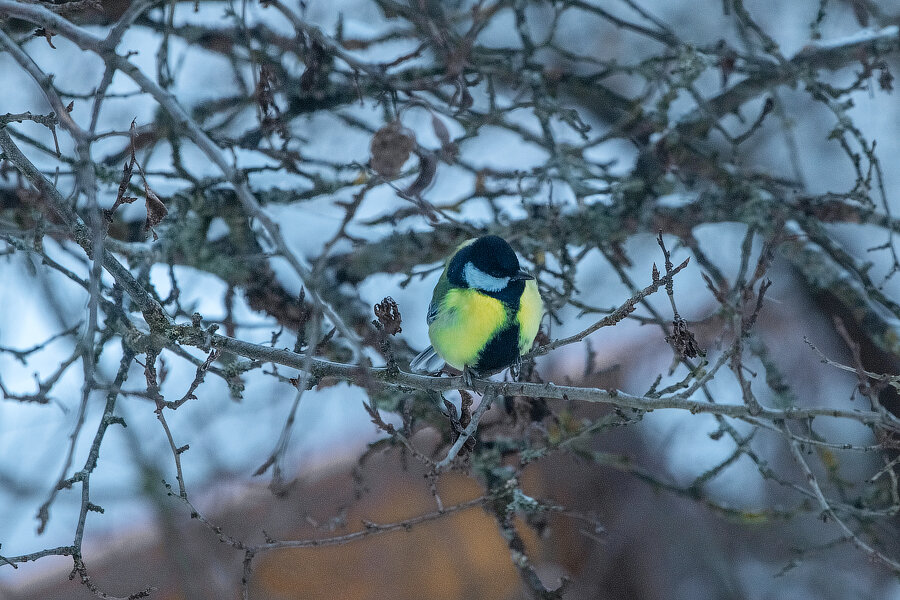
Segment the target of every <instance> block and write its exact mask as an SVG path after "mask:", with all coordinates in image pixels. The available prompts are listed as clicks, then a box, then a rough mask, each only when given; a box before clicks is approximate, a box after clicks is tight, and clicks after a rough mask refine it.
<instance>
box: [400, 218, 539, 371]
mask: <svg viewBox="0 0 900 600" xmlns="http://www.w3.org/2000/svg"><path fill="white" fill-rule="evenodd" d="M543 314H544V303H543V301H542V300H541V295H540V293H539V292H538V287H537V284H536V283H535V280H534V277H533V276H532V275H530V274H528V273H527V272H526V271H523V270H522V269H521V268H519V259H518V258H517V257H516V253H515V252H513V249H512V248H511V247H510V245H509V244H508V243H506V240H504V239H503V238H500V237H497V236H496V235H486V236H484V237H480V238H477V239H474V240H469V241H467V242H464V243H463V244H462V245H460V246H459V247H458V248H457V249H456V252H455V253H454V254H453V256H451V257H450V260H449V261H448V262H447V266H446V267H444V272H443V273H442V274H441V278H440V279H439V280H438V282H437V285H436V286H435V287H434V294H433V296H432V298H431V305H430V306H429V307H428V317H427V320H428V337H430V338H431V346H429V347H428V348H426V349H425V350H424V351H422V352H421V353H420V354H419V355H418V356H417V357H416V358H414V359H413V361H412V362H411V363H410V368H411V369H412V370H413V371H414V372H418V373H436V372H438V371H440V370H441V368H442V367H443V366H444V363H446V364H449V365H450V366H451V367H454V368H456V369H460V370H462V371H463V372H464V373H467V374H468V373H470V372H472V371H474V372H476V373H486V372H492V371H497V370H500V369H502V368H504V367H508V366H510V365H512V364H514V363H516V362H517V361H518V360H519V357H520V356H521V355H523V354H525V353H526V352H528V351H529V350H530V349H531V344H532V343H533V342H534V338H535V336H536V335H537V332H538V328H539V327H540V324H541V318H542V317H543Z"/></svg>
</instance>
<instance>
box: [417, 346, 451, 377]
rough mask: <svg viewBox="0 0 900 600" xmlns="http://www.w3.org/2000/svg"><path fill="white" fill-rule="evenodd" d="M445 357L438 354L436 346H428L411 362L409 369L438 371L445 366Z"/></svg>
mask: <svg viewBox="0 0 900 600" xmlns="http://www.w3.org/2000/svg"><path fill="white" fill-rule="evenodd" d="M445 364H446V363H445V362H444V359H443V358H441V357H440V356H438V354H437V352H435V350H434V346H428V347H427V348H425V349H424V350H422V351H421V352H419V355H418V356H417V357H415V358H414V359H412V361H410V363H409V369H410V370H411V371H412V372H413V373H423V374H424V373H429V374H430V373H437V372H439V371H440V370H441V369H443V368H444V365H445Z"/></svg>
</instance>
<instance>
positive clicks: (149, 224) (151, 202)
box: [144, 182, 169, 241]
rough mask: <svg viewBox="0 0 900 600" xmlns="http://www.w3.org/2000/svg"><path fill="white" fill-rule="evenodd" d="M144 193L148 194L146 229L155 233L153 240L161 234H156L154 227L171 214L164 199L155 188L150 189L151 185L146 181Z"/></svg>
mask: <svg viewBox="0 0 900 600" xmlns="http://www.w3.org/2000/svg"><path fill="white" fill-rule="evenodd" d="M144 193H145V194H146V195H147V202H146V204H147V220H146V221H145V222H144V229H149V230H150V231H151V233H153V241H156V240H158V239H159V236H158V235H156V231H154V229H153V228H154V227H156V226H157V225H159V224H160V223H161V222H162V220H163V219H164V218H166V215H167V214H169V210H168V209H167V208H166V205H165V204H163V201H162V200H160V199H159V196H157V195H156V194H155V193H154V192H153V190H151V189H150V186H148V185H147V183H146V182H144Z"/></svg>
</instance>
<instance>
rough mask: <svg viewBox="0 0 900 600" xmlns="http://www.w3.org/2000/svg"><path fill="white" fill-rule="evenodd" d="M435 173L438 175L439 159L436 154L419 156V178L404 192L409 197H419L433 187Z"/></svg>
mask: <svg viewBox="0 0 900 600" xmlns="http://www.w3.org/2000/svg"><path fill="white" fill-rule="evenodd" d="M435 173H437V158H436V157H435V156H434V154H431V153H430V152H428V153H425V152H423V153H421V154H419V176H418V177H416V180H415V181H413V182H412V183H411V184H410V186H409V187H408V188H406V190H404V191H405V193H406V194H407V195H409V196H418V195H419V194H421V193H422V192H424V191H425V190H426V189H427V188H428V186H429V185H431V182H432V181H433V180H434V175H435Z"/></svg>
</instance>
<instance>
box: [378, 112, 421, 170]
mask: <svg viewBox="0 0 900 600" xmlns="http://www.w3.org/2000/svg"><path fill="white" fill-rule="evenodd" d="M415 147H416V137H415V136H414V135H413V133H412V131H410V130H409V129H407V128H406V127H404V126H403V125H402V124H401V123H400V122H399V121H392V122H390V123H388V124H387V125H385V126H384V127H382V128H381V129H379V130H378V131H376V132H375V135H374V136H373V137H372V144H371V145H370V147H369V152H370V154H371V159H370V161H369V162H370V164H371V165H372V168H373V169H374V170H375V172H376V173H378V174H379V175H381V176H383V177H395V176H396V175H398V174H399V173H400V169H401V168H403V163H405V162H406V161H407V159H409V155H410V154H411V153H412V151H413V149H415Z"/></svg>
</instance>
